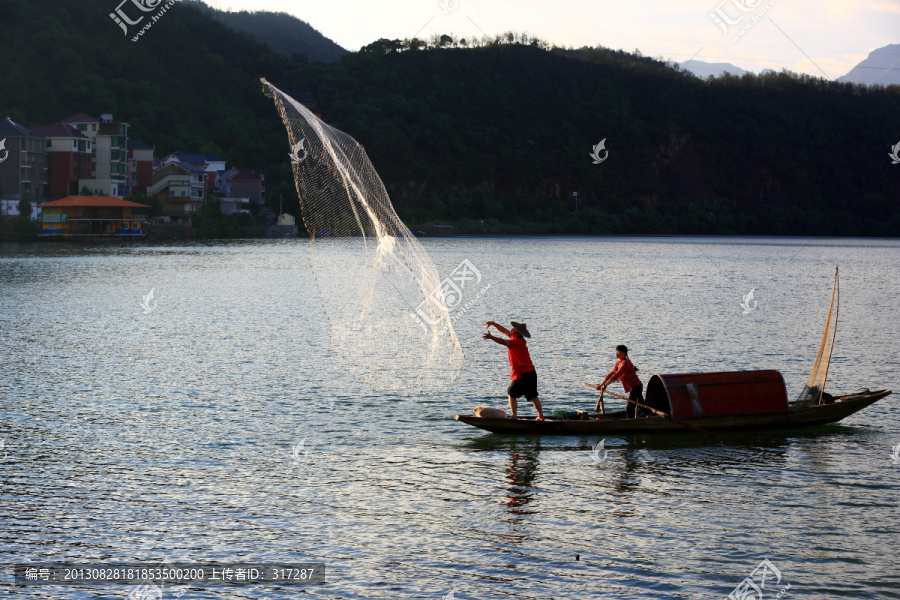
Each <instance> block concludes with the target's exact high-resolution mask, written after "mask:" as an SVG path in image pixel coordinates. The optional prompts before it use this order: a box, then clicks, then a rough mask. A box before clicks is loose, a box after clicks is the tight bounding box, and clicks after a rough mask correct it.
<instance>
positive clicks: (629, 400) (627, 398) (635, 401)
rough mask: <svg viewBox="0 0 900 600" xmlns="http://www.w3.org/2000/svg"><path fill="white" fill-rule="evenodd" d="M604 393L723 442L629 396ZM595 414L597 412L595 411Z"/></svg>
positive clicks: (711, 433)
mask: <svg viewBox="0 0 900 600" xmlns="http://www.w3.org/2000/svg"><path fill="white" fill-rule="evenodd" d="M584 385H586V386H588V387H595V386H593V385H591V384H590V383H585V384H584ZM604 392H605V393H607V394H609V395H610V396H612V397H613V398H620V399H622V400H627V401H628V402H631V403H632V404H634V405H635V406H640V407H641V408H643V409H646V410H649V411H650V412H652V413H653V414H655V415H657V416H659V417H662V418H664V419H665V420H666V421H670V422H672V423H675V424H676V425H681V426H682V427H687V428H688V429H693V430H694V431H696V432H697V433H702V434H704V435H708V436H712V437H714V438H716V439H717V440H719V441H720V442H721V441H722V438H720V437H719V436H717V435H716V434H714V433H713V432H711V431H707V430H706V429H702V428H700V427H697V426H696V425H691V424H690V423H685V422H684V421H681V420H680V419H676V418H675V417H673V416H672V415H670V414H669V413H666V412H663V411H661V410H656V409H655V408H653V407H652V406H647V405H646V404H644V403H643V402H638V401H637V400H632V399H631V398H629V397H628V396H623V395H622V394H617V393H615V392H610V391H609V390H604ZM601 397H602V394H601ZM594 412H596V411H594Z"/></svg>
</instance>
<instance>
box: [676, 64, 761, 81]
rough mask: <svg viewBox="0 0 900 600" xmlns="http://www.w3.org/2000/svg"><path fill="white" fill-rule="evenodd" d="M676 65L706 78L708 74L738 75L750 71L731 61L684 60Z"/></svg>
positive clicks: (718, 75)
mask: <svg viewBox="0 0 900 600" xmlns="http://www.w3.org/2000/svg"><path fill="white" fill-rule="evenodd" d="M678 66H679V67H681V68H682V69H685V70H686V71H690V72H691V73H693V74H694V75H696V76H697V77H699V78H700V79H706V78H707V77H709V76H710V75H712V76H713V77H720V76H721V75H722V73H729V74H731V75H736V76H738V77H740V76H741V75H746V74H747V73H750V71H745V70H744V69H742V68H740V67H736V66H734V65H733V64H731V63H708V62H703V61H702V60H686V61H684V62H683V63H679V64H678Z"/></svg>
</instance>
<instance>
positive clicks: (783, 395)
mask: <svg viewBox="0 0 900 600" xmlns="http://www.w3.org/2000/svg"><path fill="white" fill-rule="evenodd" d="M646 403H647V404H648V405H650V406H652V407H653V408H656V409H658V410H664V411H666V412H668V413H669V414H671V415H672V416H673V417H675V418H702V417H720V416H724V415H761V414H772V413H783V412H787V410H788V399H787V388H786V387H785V385H784V377H782V376H781V373H779V372H778V371H774V370H767V371H726V372H721V373H675V374H670V375H660V374H657V375H654V376H653V377H651V378H650V381H649V383H648V384H647V398H646Z"/></svg>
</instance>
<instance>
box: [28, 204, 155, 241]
mask: <svg viewBox="0 0 900 600" xmlns="http://www.w3.org/2000/svg"><path fill="white" fill-rule="evenodd" d="M38 208H40V209H41V222H42V225H41V235H45V236H73V237H75V236H102V237H111V236H128V237H134V236H140V235H144V232H143V222H144V221H146V220H147V209H148V208H150V207H149V206H148V205H146V204H138V203H137V202H129V201H128V200H122V199H121V198H115V197H113V196H66V197H65V198H62V199H61V200H53V201H51V202H44V203H43V204H40V205H38Z"/></svg>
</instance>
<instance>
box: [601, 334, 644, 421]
mask: <svg viewBox="0 0 900 600" xmlns="http://www.w3.org/2000/svg"><path fill="white" fill-rule="evenodd" d="M616 358H617V359H618V360H616V364H615V365H613V369H612V371H610V372H609V375H607V376H606V378H605V379H604V380H603V383H601V384H600V385H598V386H596V387H595V389H597V390H600V391H601V392H602V391H604V390H606V386H608V385H609V384H610V383H612V382H613V381H621V382H622V387H623V388H624V389H625V393H626V394H628V397H629V398H630V399H631V400H635V401H637V402H643V401H644V384H643V383H641V380H640V379H638V376H637V369H635V368H634V365H633V364H631V361H630V360H629V359H628V347H627V346H625V345H619V346H616ZM635 408H637V407H636V406H635V405H634V404H632V403H631V402H629V403H628V406H627V407H626V408H625V416H626V418H629V419H633V418H634V416H635V414H636V413H635Z"/></svg>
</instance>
